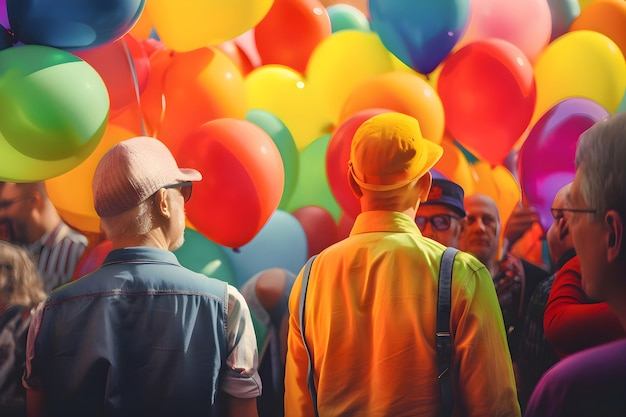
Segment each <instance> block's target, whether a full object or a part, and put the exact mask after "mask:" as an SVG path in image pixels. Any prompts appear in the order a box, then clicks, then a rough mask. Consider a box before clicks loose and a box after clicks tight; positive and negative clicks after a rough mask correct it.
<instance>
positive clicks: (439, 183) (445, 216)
mask: <svg viewBox="0 0 626 417" xmlns="http://www.w3.org/2000/svg"><path fill="white" fill-rule="evenodd" d="M463 197H464V192H463V188H461V186H460V185H458V184H456V183H454V182H452V181H449V180H447V179H445V178H433V184H432V186H431V188H430V192H429V193H428V200H426V201H424V202H423V203H422V204H420V206H419V208H418V210H417V215H416V216H415V223H417V227H419V229H420V231H421V232H422V235H423V236H424V237H427V238H430V239H433V240H436V241H437V242H439V243H441V244H442V245H444V246H450V247H453V248H458V247H459V235H460V234H461V219H463V218H464V217H465V208H464V207H463Z"/></svg>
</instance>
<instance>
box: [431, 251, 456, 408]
mask: <svg viewBox="0 0 626 417" xmlns="http://www.w3.org/2000/svg"><path fill="white" fill-rule="evenodd" d="M458 252H459V251H458V249H455V248H446V250H445V251H444V252H443V255H442V256H441V264H440V266H439V290H438V294H437V333H436V342H437V365H438V368H439V385H440V386H441V398H442V400H443V415H444V416H450V415H452V409H453V407H454V399H453V398H452V385H451V381H450V355H451V353H452V336H451V335H450V308H451V302H452V265H453V263H454V258H455V257H456V254H457V253H458Z"/></svg>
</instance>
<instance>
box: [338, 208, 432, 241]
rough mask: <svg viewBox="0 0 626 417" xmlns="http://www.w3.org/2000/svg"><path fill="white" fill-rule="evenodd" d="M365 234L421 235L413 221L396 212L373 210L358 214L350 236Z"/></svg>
mask: <svg viewBox="0 0 626 417" xmlns="http://www.w3.org/2000/svg"><path fill="white" fill-rule="evenodd" d="M367 232H396V233H397V232H400V233H417V234H418V235H420V236H421V235H422V233H421V232H420V230H419V229H418V227H417V225H416V224H415V220H414V219H412V218H411V217H409V216H407V215H406V214H404V213H400V212H397V211H383V210H373V211H366V212H363V213H361V214H359V215H358V216H357V218H356V220H355V221H354V226H352V230H351V231H350V236H352V235H355V234H359V233H367Z"/></svg>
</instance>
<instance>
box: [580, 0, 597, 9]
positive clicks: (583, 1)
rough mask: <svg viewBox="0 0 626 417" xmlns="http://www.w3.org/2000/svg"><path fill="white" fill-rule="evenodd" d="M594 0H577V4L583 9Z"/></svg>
mask: <svg viewBox="0 0 626 417" xmlns="http://www.w3.org/2000/svg"><path fill="white" fill-rule="evenodd" d="M594 1H595V0H578V4H579V5H580V10H581V11H582V10H585V8H586V7H587V6H589V5H590V4H591V3H593V2H594Z"/></svg>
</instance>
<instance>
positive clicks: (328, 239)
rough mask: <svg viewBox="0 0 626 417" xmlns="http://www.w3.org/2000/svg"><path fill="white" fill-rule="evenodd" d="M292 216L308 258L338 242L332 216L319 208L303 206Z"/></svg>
mask: <svg viewBox="0 0 626 417" xmlns="http://www.w3.org/2000/svg"><path fill="white" fill-rule="evenodd" d="M292 215H293V216H294V217H295V218H296V219H297V220H298V221H299V222H300V224H301V225H302V228H303V229H304V233H305V234H306V241H307V245H308V257H311V256H313V255H316V254H318V253H320V252H321V251H322V250H324V249H326V248H327V247H329V246H330V245H332V244H333V243H335V242H337V241H338V240H339V237H338V229H337V223H335V219H334V218H333V216H332V214H330V213H329V212H328V211H327V210H326V209H324V208H323V207H319V206H305V207H300V208H299V209H297V210H295V211H294V212H293V213H292Z"/></svg>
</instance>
